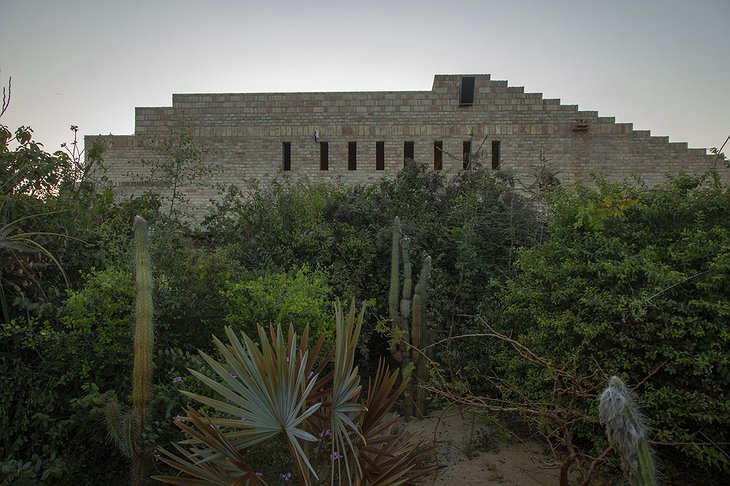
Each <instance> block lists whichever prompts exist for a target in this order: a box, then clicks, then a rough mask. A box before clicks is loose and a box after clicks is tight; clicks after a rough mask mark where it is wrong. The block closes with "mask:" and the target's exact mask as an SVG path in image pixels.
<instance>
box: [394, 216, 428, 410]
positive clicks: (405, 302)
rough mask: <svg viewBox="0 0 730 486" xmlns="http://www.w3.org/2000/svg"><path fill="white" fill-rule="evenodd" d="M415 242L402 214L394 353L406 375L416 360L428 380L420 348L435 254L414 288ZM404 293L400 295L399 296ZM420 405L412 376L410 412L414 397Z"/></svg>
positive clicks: (397, 231)
mask: <svg viewBox="0 0 730 486" xmlns="http://www.w3.org/2000/svg"><path fill="white" fill-rule="evenodd" d="M410 251H411V242H410V239H409V238H408V237H407V236H403V234H402V231H401V225H400V218H398V217H396V218H395V221H394V223H393V243H392V250H391V268H390V297H389V300H388V303H389V310H390V318H391V323H392V328H393V334H394V335H395V336H397V337H398V339H399V341H398V343H396V344H395V346H394V348H393V349H392V350H391V351H392V352H393V357H394V358H395V359H396V361H398V363H400V366H401V371H402V373H403V376H406V375H407V371H408V368H409V366H410V364H411V362H413V363H414V364H415V365H416V377H417V378H418V381H419V382H421V383H422V382H423V381H425V378H426V363H425V361H424V360H422V359H420V358H421V355H420V352H419V351H417V350H414V349H413V348H414V347H416V348H420V347H422V346H423V345H424V344H425V334H426V332H425V330H426V287H427V285H428V277H429V275H430V272H431V257H426V260H425V261H424V264H423V267H422V269H421V274H420V277H419V280H418V285H416V289H415V293H414V292H413V277H412V275H413V265H412V263H411V255H410ZM401 259H402V261H403V288H402V291H401V279H400V267H401V265H400V260H401ZM399 297H400V298H399ZM414 397H415V399H416V408H417V410H418V411H422V410H423V409H424V406H425V401H426V399H425V393H424V391H423V389H421V388H418V389H416V380H411V386H410V396H409V397H406V415H409V416H410V415H413V399H414Z"/></svg>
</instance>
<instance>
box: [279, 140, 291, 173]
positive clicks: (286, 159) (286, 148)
mask: <svg viewBox="0 0 730 486" xmlns="http://www.w3.org/2000/svg"><path fill="white" fill-rule="evenodd" d="M281 149H282V164H281V165H282V168H283V169H284V170H285V171H290V170H291V142H282V144H281Z"/></svg>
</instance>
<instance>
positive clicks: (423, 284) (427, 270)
mask: <svg viewBox="0 0 730 486" xmlns="http://www.w3.org/2000/svg"><path fill="white" fill-rule="evenodd" d="M430 274H431V257H430V256H427V257H426V258H425V259H424V260H423V266H422V267H421V274H420V275H419V276H418V284H417V285H416V291H415V292H414V294H413V318H412V321H411V344H412V345H413V347H414V348H418V349H421V348H422V347H423V345H424V343H425V341H426V291H427V287H428V277H429V275H430ZM413 362H414V363H415V365H416V379H417V380H418V383H424V382H425V381H426V360H424V359H423V356H421V353H419V352H418V351H414V352H413ZM425 409H426V391H425V390H424V389H423V388H422V387H418V388H417V389H416V410H418V411H422V410H425Z"/></svg>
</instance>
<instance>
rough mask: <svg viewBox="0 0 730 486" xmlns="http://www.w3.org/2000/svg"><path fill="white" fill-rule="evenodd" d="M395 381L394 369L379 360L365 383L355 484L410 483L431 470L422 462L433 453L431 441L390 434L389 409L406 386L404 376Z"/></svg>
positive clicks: (392, 420)
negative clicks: (358, 468)
mask: <svg viewBox="0 0 730 486" xmlns="http://www.w3.org/2000/svg"><path fill="white" fill-rule="evenodd" d="M397 380H398V370H395V371H393V372H390V371H389V370H388V369H387V367H386V365H385V362H384V361H383V360H382V359H381V360H380V362H379V364H378V370H377V372H376V374H375V378H374V379H373V380H372V381H371V382H370V383H369V385H368V397H367V401H366V402H365V408H366V409H365V411H364V412H363V413H362V414H361V415H360V416H359V417H358V428H359V429H360V431H361V433H362V436H363V437H364V441H363V442H361V443H358V444H357V447H358V457H359V459H360V463H361V464H362V475H361V476H359V477H358V478H357V481H356V483H357V484H378V485H399V484H412V483H413V481H414V480H415V479H417V478H419V477H422V476H424V475H426V474H429V473H430V472H433V471H434V470H435V466H427V465H425V463H426V462H427V461H428V459H429V458H431V457H432V456H433V453H434V450H435V447H434V446H433V444H427V443H426V442H424V441H423V440H422V438H421V437H420V436H413V435H406V434H405V433H403V432H401V433H399V434H396V435H393V434H391V433H390V430H391V428H392V427H393V425H394V424H395V423H396V421H397V420H398V416H397V415H395V414H393V413H391V410H392V408H393V405H394V404H395V401H396V400H397V399H398V397H400V395H401V394H402V393H403V391H404V390H405V389H406V387H407V386H408V380H407V379H405V380H403V381H402V382H401V384H400V385H399V386H398V387H396V382H397Z"/></svg>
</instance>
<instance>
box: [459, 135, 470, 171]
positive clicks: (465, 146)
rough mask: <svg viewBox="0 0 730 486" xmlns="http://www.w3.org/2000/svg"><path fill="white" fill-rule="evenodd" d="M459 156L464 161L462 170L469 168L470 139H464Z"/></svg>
mask: <svg viewBox="0 0 730 486" xmlns="http://www.w3.org/2000/svg"><path fill="white" fill-rule="evenodd" d="M461 153H462V155H461V158H462V160H463V161H464V170H468V169H470V168H471V167H470V162H471V161H470V157H471V140H465V141H464V143H463V144H462V152H461Z"/></svg>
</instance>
